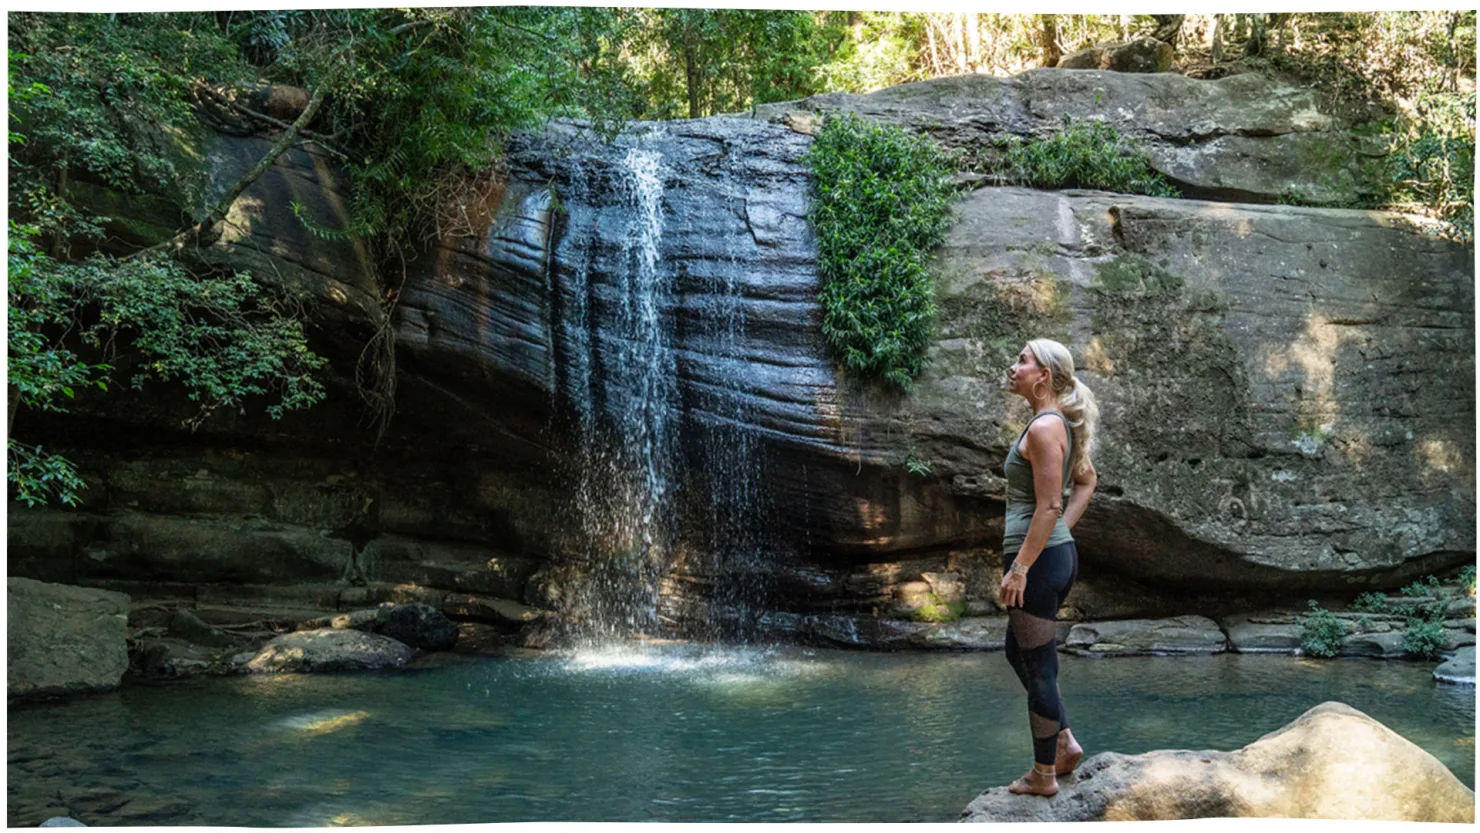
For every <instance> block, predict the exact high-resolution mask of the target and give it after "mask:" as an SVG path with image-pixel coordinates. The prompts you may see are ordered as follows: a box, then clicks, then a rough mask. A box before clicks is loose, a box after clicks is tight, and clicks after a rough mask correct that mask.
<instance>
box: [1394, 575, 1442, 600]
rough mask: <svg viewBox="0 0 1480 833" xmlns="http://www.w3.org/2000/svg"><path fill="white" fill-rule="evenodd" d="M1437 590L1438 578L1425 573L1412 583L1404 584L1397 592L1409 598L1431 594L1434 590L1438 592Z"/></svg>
mask: <svg viewBox="0 0 1480 833" xmlns="http://www.w3.org/2000/svg"><path fill="white" fill-rule="evenodd" d="M1438 590H1439V580H1438V579H1436V578H1434V577H1433V576H1432V575H1427V576H1424V577H1423V578H1421V579H1419V580H1417V581H1415V582H1413V583H1412V584H1409V585H1407V586H1405V587H1404V588H1403V589H1402V590H1399V591H1398V592H1399V593H1401V594H1403V595H1404V596H1408V597H1410V598H1420V597H1422V596H1432V595H1434V594H1435V593H1436V592H1438Z"/></svg>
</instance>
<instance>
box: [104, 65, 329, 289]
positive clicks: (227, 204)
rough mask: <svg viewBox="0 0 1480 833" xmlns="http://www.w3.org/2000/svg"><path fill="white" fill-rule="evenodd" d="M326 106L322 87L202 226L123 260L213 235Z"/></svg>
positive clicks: (177, 249) (181, 245)
mask: <svg viewBox="0 0 1480 833" xmlns="http://www.w3.org/2000/svg"><path fill="white" fill-rule="evenodd" d="M323 103H324V88H323V87H320V88H318V89H317V90H314V93H313V97H312V98H310V99H309V101H308V106H307V107H305V108H303V112H302V113H301V114H299V116H298V119H297V120H296V121H294V122H293V123H292V124H290V125H288V129H287V130H284V131H283V135H282V136H279V137H278V140H277V141H276V142H274V143H273V145H272V147H271V148H269V149H268V151H267V153H266V155H264V156H263V157H262V158H261V159H260V160H258V161H257V164H255V165H253V166H252V167H251V169H250V170H248V171H247V172H246V173H244V174H242V175H241V178H239V179H238V180H237V181H236V183H235V184H234V185H232V186H231V188H229V189H227V191H226V193H225V194H224V195H222V197H221V199H220V200H218V201H217V202H216V205H215V207H213V208H212V209H211V210H210V213H208V214H206V216H205V218H204V219H202V220H201V221H200V222H199V223H197V224H195V225H194V226H191V227H190V228H188V229H186V230H184V231H182V232H180V233H179V234H177V235H175V236H174V237H171V238H170V239H169V240H166V241H164V242H163V243H158V244H156V245H153V246H150V247H149V248H147V249H140V250H139V251H137V252H134V253H133V254H131V255H129V256H128V257H126V258H124V259H125V260H131V259H133V258H136V257H141V256H144V255H147V254H151V253H154V252H160V251H168V252H171V253H173V252H176V251H179V250H180V249H183V248H184V247H185V246H186V245H188V244H189V243H190V242H191V241H198V240H200V239H201V238H203V237H205V236H207V235H208V234H210V233H211V231H212V230H213V229H214V228H215V227H216V226H217V225H218V224H219V223H220V222H221V221H222V220H224V219H226V214H227V212H229V211H230V210H231V206H232V205H233V204H235V203H236V199H237V197H240V196H241V195H242V192H243V191H245V190H247V188H248V187H249V186H250V185H251V184H252V183H253V182H256V181H257V180H258V179H259V178H261V176H262V175H263V174H264V173H266V172H267V169H268V168H270V167H272V163H274V162H276V161H277V159H278V157H279V156H282V155H283V152H284V151H286V150H287V149H288V148H289V147H291V146H292V145H293V143H294V142H296V141H297V140H298V134H299V132H300V131H302V130H303V127H304V126H305V125H307V124H308V123H309V122H311V121H313V117H314V115H315V114H317V113H318V112H319V106H320V105H321V104H323Z"/></svg>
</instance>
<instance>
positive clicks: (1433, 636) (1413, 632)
mask: <svg viewBox="0 0 1480 833" xmlns="http://www.w3.org/2000/svg"><path fill="white" fill-rule="evenodd" d="M1444 607H1445V605H1444V602H1443V601H1438V602H1434V603H1432V604H1427V605H1421V606H1420V607H1418V608H1416V609H1415V610H1414V614H1415V615H1413V616H1409V617H1408V619H1407V622H1406V627H1405V628H1404V630H1403V653H1405V654H1408V655H1410V656H1415V657H1422V658H1424V659H1432V658H1434V657H1437V656H1438V655H1439V652H1440V651H1442V650H1444V646H1445V645H1446V644H1447V643H1448V641H1449V640H1448V639H1447V637H1446V636H1445V634H1444Z"/></svg>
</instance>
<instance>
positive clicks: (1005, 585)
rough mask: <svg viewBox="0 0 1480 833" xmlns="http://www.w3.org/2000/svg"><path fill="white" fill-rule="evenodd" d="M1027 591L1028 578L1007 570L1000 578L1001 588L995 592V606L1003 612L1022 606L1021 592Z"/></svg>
mask: <svg viewBox="0 0 1480 833" xmlns="http://www.w3.org/2000/svg"><path fill="white" fill-rule="evenodd" d="M1026 589H1028V577H1027V576H1025V575H1023V574H1022V573H1015V572H1013V571H1012V570H1008V571H1007V573H1006V574H1005V575H1004V576H1002V587H1001V589H999V590H998V591H997V604H999V605H1001V606H1002V608H1003V609H1004V610H1006V609H1007V608H1009V607H1022V606H1023V591H1024V590H1026Z"/></svg>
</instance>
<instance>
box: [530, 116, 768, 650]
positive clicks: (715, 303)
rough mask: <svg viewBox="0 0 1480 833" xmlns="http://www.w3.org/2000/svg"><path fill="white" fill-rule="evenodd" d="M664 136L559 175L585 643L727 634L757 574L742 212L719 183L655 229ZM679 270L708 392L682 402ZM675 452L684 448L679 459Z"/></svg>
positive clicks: (569, 165)
mask: <svg viewBox="0 0 1480 833" xmlns="http://www.w3.org/2000/svg"><path fill="white" fill-rule="evenodd" d="M663 138H665V136H664V134H663V133H662V131H661V129H659V130H657V131H655V133H654V134H652V135H650V136H649V137H648V140H645V141H643V143H642V144H641V145H638V146H634V147H628V148H627V149H626V150H625V151H624V152H623V153H622V155H620V156H616V157H610V156H605V157H594V156H586V157H584V158H581V157H576V158H572V159H570V160H568V161H567V162H565V163H563V164H562V168H561V172H560V181H561V183H562V190H563V192H564V193H563V194H562V200H561V202H562V205H563V206H564V209H563V210H564V212H565V214H564V219H563V221H562V222H563V224H564V227H565V231H564V233H563V234H562V235H560V241H561V242H560V243H559V247H558V251H557V252H556V256H555V258H554V259H553V261H554V262H553V263H552V270H553V277H554V281H553V291H554V292H555V293H556V303H557V305H558V307H559V309H558V320H559V325H558V327H557V337H556V338H557V344H558V354H559V360H558V363H557V364H558V371H559V374H560V382H559V388H560V390H561V393H562V397H563V398H564V399H566V401H567V402H569V404H570V406H571V407H570V408H569V409H568V410H567V413H568V414H569V415H570V418H571V422H570V425H571V427H572V428H573V429H574V431H573V437H572V439H573V440H575V442H573V443H572V446H573V448H572V449H571V451H572V452H573V453H572V454H571V455H570V462H571V463H572V464H573V468H572V469H570V470H569V475H570V477H569V480H568V481H567V482H568V483H569V484H570V493H569V494H570V496H571V497H570V503H569V504H568V505H567V507H566V509H567V513H566V516H567V517H569V518H570V519H571V520H572V521H575V523H574V524H573V529H572V532H573V537H572V538H569V539H567V543H566V545H565V546H564V547H563V548H562V549H563V550H564V552H565V553H566V557H567V558H568V559H571V560H573V561H574V562H576V563H574V564H570V565H569V566H570V568H571V569H570V570H569V571H568V572H567V573H566V574H565V575H564V576H563V579H562V581H563V588H562V590H561V592H559V593H556V594H554V597H558V600H559V606H561V607H562V609H563V610H564V611H565V612H566V613H568V614H569V615H570V618H571V620H572V622H573V623H575V624H577V626H578V627H577V630H578V634H579V637H580V641H582V642H584V643H586V644H587V645H591V644H593V643H609V642H611V641H613V640H618V639H621V638H623V637H627V636H630V635H632V634H634V633H647V634H657V633H659V632H660V631H661V632H663V633H665V634H666V633H671V632H673V630H675V629H678V630H681V631H682V632H684V633H687V634H693V635H704V636H709V637H734V636H735V635H737V631H738V630H739V629H740V628H737V625H739V626H743V620H744V619H745V616H746V614H745V610H746V607H747V604H746V603H747V601H748V600H749V599H750V597H752V596H754V595H755V590H756V586H757V576H759V575H762V574H763V573H764V569H763V568H764V557H765V540H764V539H765V536H764V534H763V530H764V529H765V527H766V521H765V508H764V501H763V500H762V499H761V495H762V491H763V490H761V489H760V488H759V485H760V483H762V482H763V475H762V471H761V463H760V460H759V455H758V452H759V449H760V443H759V442H758V439H757V436H756V434H755V429H754V427H753V422H754V420H753V414H752V413H751V410H752V408H753V406H751V405H750V404H749V403H750V399H749V398H748V397H747V396H746V395H744V388H743V382H742V380H743V378H744V376H745V374H746V370H747V367H746V353H747V350H748V349H749V345H748V343H747V333H746V327H745V323H746V322H745V303H744V302H745V298H744V292H743V290H744V287H743V283H744V280H743V279H744V276H745V273H744V271H743V270H744V269H745V268H746V264H745V257H746V254H747V253H745V252H740V251H737V249H738V247H739V246H741V245H744V244H745V243H746V242H748V235H747V234H746V232H745V228H746V226H745V222H746V221H745V216H744V213H743V210H744V209H743V203H740V202H737V200H736V198H735V197H734V196H733V195H727V194H726V193H723V192H724V191H725V190H726V189H725V187H724V186H725V181H724V177H723V176H721V178H720V183H719V185H718V186H715V184H714V183H713V182H710V183H709V184H703V183H700V182H697V181H695V180H694V179H689V180H686V181H685V182H684V186H683V187H684V188H686V189H688V190H687V191H686V192H685V193H684V194H683V195H682V196H683V197H685V198H690V199H696V201H697V205H698V206H699V208H698V211H697V212H696V216H687V217H684V218H683V221H682V222H681V223H679V224H676V225H675V227H674V228H673V229H665V227H664V222H665V213H664V212H665V201H668V200H672V199H674V198H676V197H677V196H678V195H667V194H665V190H664V176H665V171H667V170H668V168H667V167H666V160H665V157H664V155H663V153H662V151H661V150H660V149H659V148H660V146H661V141H662V139H663ZM670 175H671V174H670ZM668 211H669V213H670V214H671V213H672V208H669V209H668ZM665 233H667V234H668V236H669V238H671V239H665ZM716 243H718V244H719V246H720V247H721V251H720V253H719V255H718V256H717V257H716V256H714V254H713V252H714V246H715V244H716ZM670 250H671V251H670ZM681 252H690V253H694V252H698V253H702V256H700V257H697V258H696V257H687V258H685V257H683V256H682V254H680V253H681ZM669 254H678V256H677V257H669V256H668V255H669ZM680 262H682V263H686V264H687V265H686V266H685V267H684V269H685V270H686V271H685V274H686V275H687V277H686V278H685V281H686V284H685V287H684V291H685V292H690V293H694V294H695V295H696V296H701V297H702V303H703V304H704V305H705V309H704V314H703V316H702V320H703V321H704V324H703V332H702V333H694V334H693V335H696V336H699V337H701V338H703V339H704V347H703V348H702V350H700V351H699V354H698V355H697V357H696V358H694V359H693V361H695V362H696V363H697V365H696V366H701V367H702V370H701V373H702V374H703V375H704V378H703V380H702V384H700V385H698V389H700V390H703V391H707V396H708V397H709V399H708V401H706V402H704V403H701V404H693V407H692V408H690V409H686V408H685V407H684V403H682V402H681V401H680V393H679V388H678V381H677V380H678V375H679V373H678V363H677V350H678V346H679V345H678V344H677V334H676V307H677V306H678V304H677V299H676V294H675V293H676V288H675V281H676V279H677V277H678V274H677V273H678V271H679V267H678V266H676V265H675V264H676V263H680ZM695 300H696V298H695V297H688V298H687V300H686V303H693V302H694V301H695ZM684 346H685V347H693V345H688V344H685V345H684ZM686 372H690V371H689V370H687V369H686ZM696 395H700V396H703V395H705V394H702V393H701V394H696ZM691 404H692V403H691ZM685 413H686V414H687V416H688V417H689V418H688V419H686V420H681V418H680V415H681V414H685ZM680 429H682V433H684V434H685V435H687V436H686V438H685V439H684V442H682V443H680V436H679V435H680ZM691 432H692V433H691ZM682 448H687V449H689V451H690V453H691V454H693V455H695V456H694V458H692V459H690V460H689V461H688V464H684V463H683V462H682V461H683V456H682V452H681V449H682ZM685 493H686V494H685ZM681 497H682V498H683V500H682V501H681V500H680V498H681ZM685 501H686V502H685ZM681 517H683V518H689V519H691V520H692V521H693V522H696V523H697V524H698V526H699V527H700V528H699V529H694V528H693V527H691V526H685V525H683V524H680V523H679V521H678V519H679V518H681ZM675 578H676V579H678V581H676V582H675V581H674V579H675ZM695 588H698V589H697V590H696V589H695ZM701 599H702V601H701ZM693 602H699V604H697V605H695V604H693Z"/></svg>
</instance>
